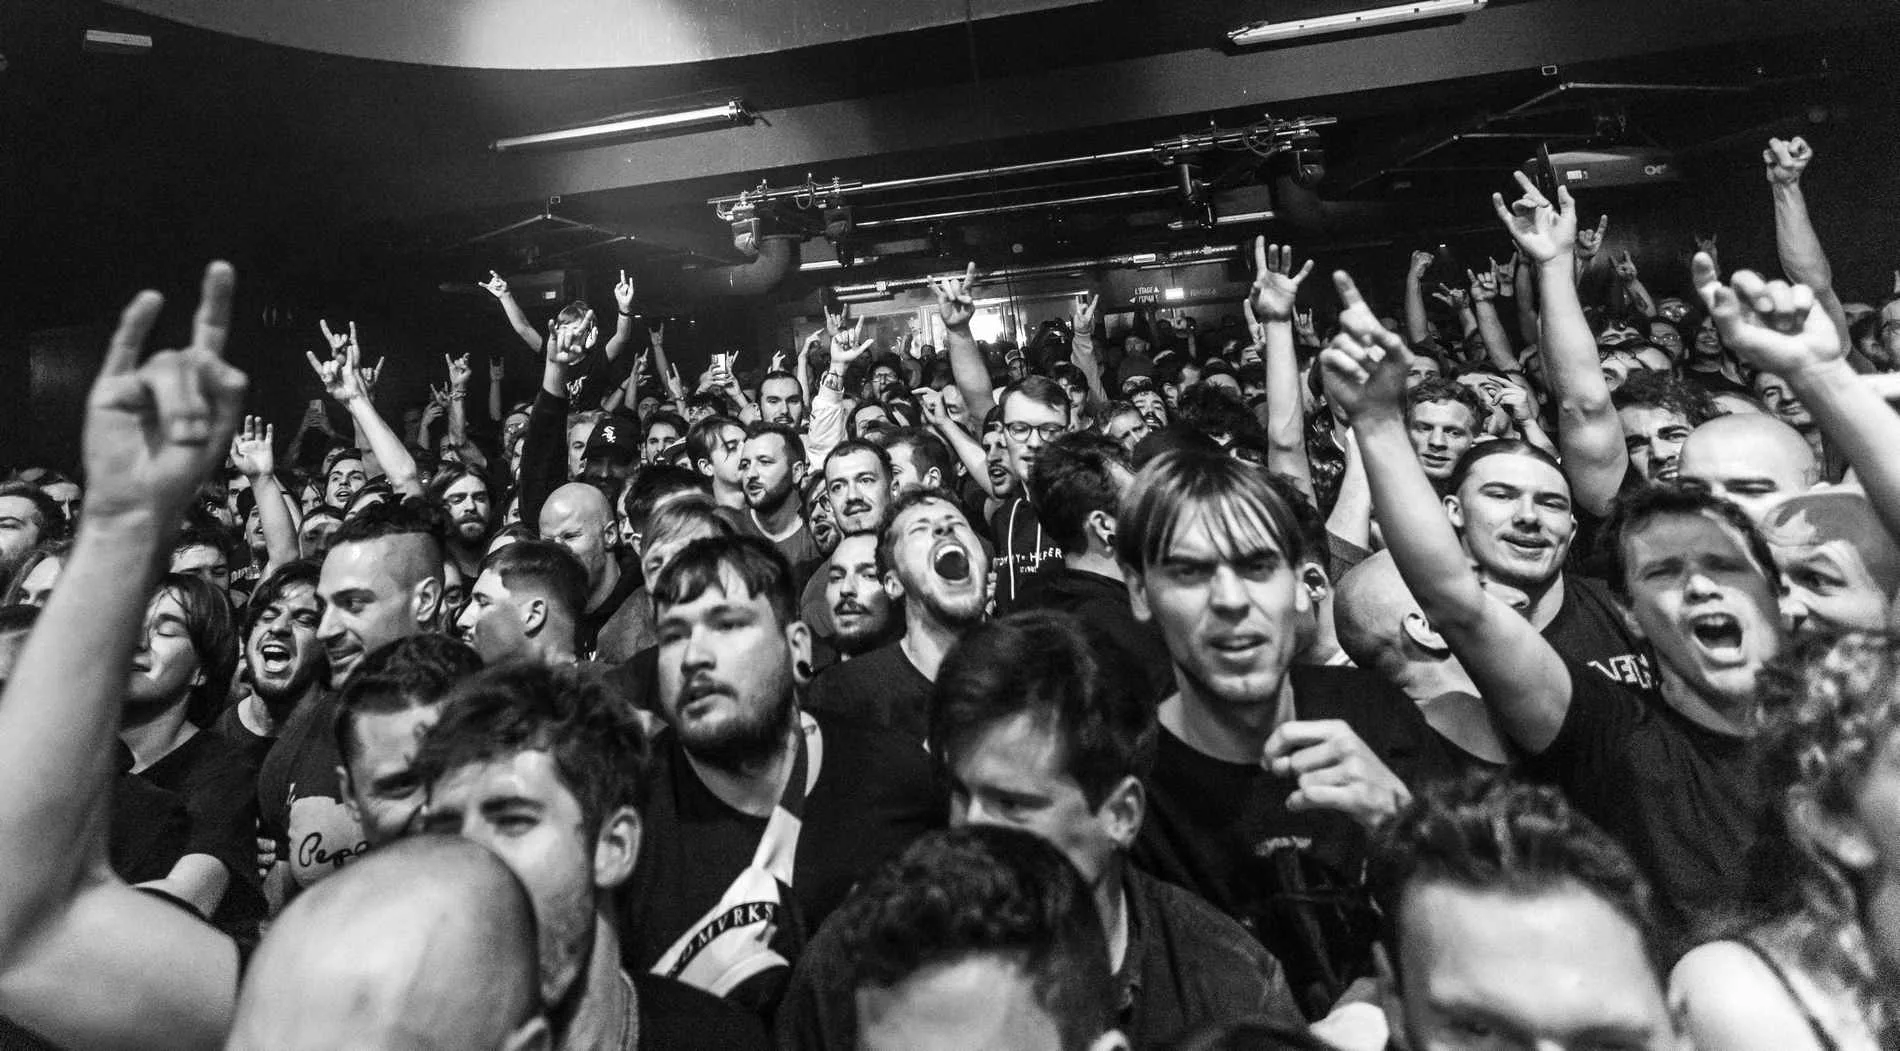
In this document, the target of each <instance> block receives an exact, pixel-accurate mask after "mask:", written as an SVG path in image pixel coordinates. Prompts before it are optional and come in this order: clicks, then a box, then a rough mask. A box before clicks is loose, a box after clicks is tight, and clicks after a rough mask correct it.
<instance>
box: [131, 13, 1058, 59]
mask: <svg viewBox="0 0 1900 1051" xmlns="http://www.w3.org/2000/svg"><path fill="white" fill-rule="evenodd" d="M117 2H119V3H120V4H121V5H122V6H124V7H128V8H132V9H134V10H138V11H143V12H145V13H147V14H152V15H158V16H160V17H163V18H169V19H171V20H173V21H176V22H182V23H184V24H186V25H191V26H196V27H199V28H201V29H210V30H215V31H217V32H221V33H229V34H232V35H234V36H241V37H245V38H248V39H251V40H260V41H265V42H267V43H273V44H281V45H284V46H287V47H296V48H303V49H305V50H310V51H321V52H326V53H329V54H335V55H348V56H352V57H356V58H372V59H383V60H387V61H392V62H410V63H419V64H423V65H435V66H467V67H478V68H491V69H593V68H608V67H625V66H662V65H678V64H683V63H689V62H704V61H708V60H713V59H722V58H735V57H740V56H745V55H756V54H761V53H763V52H768V51H785V50H790V49H793V48H802V47H812V46H817V45H822V44H830V43H837V42H840V41H846V40H860V39H864V38H867V37H876V36H885V35H888V34H892V33H901V32H907V31H910V30H915V29H925V28H929V27H932V26H941V25H950V24H953V23H958V22H962V21H964V19H965V14H966V11H967V12H968V14H969V15H970V16H971V17H973V18H978V19H985V18H996V17H1000V16H1004V15H1013V14H1021V13H1024V12H1029V11H1040V10H1044V9H1049V8H1058V7H1070V6H1077V5H1081V4H1086V3H1090V2H1093V0H966V2H965V3H952V2H945V0H769V2H761V0H398V2H394V3H392V2H390V0H325V2H322V3H312V2H310V0H117Z"/></svg>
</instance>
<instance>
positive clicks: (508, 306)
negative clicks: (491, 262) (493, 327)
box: [481, 270, 541, 354]
mask: <svg viewBox="0 0 1900 1051" xmlns="http://www.w3.org/2000/svg"><path fill="white" fill-rule="evenodd" d="M481 286H482V288H484V289H486V290H487V291H488V294H489V295H491V296H494V297H495V299H496V301H497V302H499V303H501V312H502V313H504V314H506V315H508V324H509V326H510V327H512V328H513V329H514V330H515V335H517V336H520V337H521V342H523V343H526V344H527V345H528V349H529V350H532V351H534V352H535V353H536V354H539V353H541V333H539V332H536V331H535V330H534V325H533V324H531V323H530V322H529V321H528V315H526V314H524V313H522V312H521V304H519V303H516V302H515V295H514V293H513V292H510V291H508V279H507V278H505V277H502V276H501V275H500V274H497V273H495V272H494V271H493V270H490V271H489V272H488V280H486V281H483V282H482V283H481Z"/></svg>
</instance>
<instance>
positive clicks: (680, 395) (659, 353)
mask: <svg viewBox="0 0 1900 1051" xmlns="http://www.w3.org/2000/svg"><path fill="white" fill-rule="evenodd" d="M647 342H648V343H649V344H651V345H652V347H653V368H654V374H655V375H657V376H659V377H660V382H661V383H664V384H665V385H666V392H667V393H668V394H670V395H672V396H673V404H674V405H676V406H678V408H679V411H681V412H685V411H686V385H685V384H684V383H681V382H680V373H679V370H678V369H676V368H674V367H673V366H672V364H671V363H670V362H668V361H667V360H666V322H665V321H664V320H661V321H657V322H655V323H653V324H652V325H649V326H647Z"/></svg>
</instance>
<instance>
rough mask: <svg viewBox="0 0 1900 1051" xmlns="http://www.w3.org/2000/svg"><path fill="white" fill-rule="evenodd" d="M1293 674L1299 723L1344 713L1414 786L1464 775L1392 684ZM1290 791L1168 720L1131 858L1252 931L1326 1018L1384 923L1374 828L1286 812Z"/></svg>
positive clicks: (1367, 962)
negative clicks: (1376, 907) (1372, 857)
mask: <svg viewBox="0 0 1900 1051" xmlns="http://www.w3.org/2000/svg"><path fill="white" fill-rule="evenodd" d="M1288 675H1289V677H1290V679H1291V682H1292V686H1293V699H1294V710H1295V714H1296V715H1297V716H1298V718H1300V719H1302V720H1308V719H1341V720H1344V721H1345V722H1346V723H1347V724H1348V725H1350V726H1351V727H1352V728H1353V729H1354V730H1355V731H1356V732H1357V733H1358V734H1359V736H1360V737H1361V738H1362V739H1363V740H1364V741H1365V742H1366V745H1367V746H1368V747H1369V748H1371V750H1372V752H1373V754H1374V755H1377V756H1378V757H1379V758H1380V759H1381V760H1382V761H1384V763H1385V764H1386V766H1388V767H1390V768H1391V770H1392V772H1393V773H1394V774H1396V775H1397V776H1398V777H1399V779H1400V780H1402V781H1404V782H1405V784H1406V785H1407V786H1408V787H1410V788H1412V789H1413V790H1414V791H1417V790H1418V789H1419V788H1420V787H1421V786H1422V785H1423V784H1425V783H1426V782H1428V781H1431V780H1434V779H1437V778H1440V777H1446V776H1450V775H1452V774H1453V773H1454V772H1455V770H1456V767H1455V764H1454V762H1453V760H1452V758H1451V755H1450V753H1449V752H1448V750H1447V749H1446V746H1445V744H1444V742H1443V741H1442V740H1441V739H1440V738H1439V737H1438V735H1437V734H1435V733H1433V732H1432V730H1431V728H1430V727H1429V726H1427V725H1426V723H1425V719H1424V716H1423V715H1422V714H1420V712H1419V710H1418V706H1417V705H1416V704H1414V703H1412V701H1411V700H1410V699H1409V698H1407V697H1406V696H1405V695H1404V694H1403V693H1400V692H1399V691H1398V690H1396V689H1394V688H1393V687H1391V686H1390V685H1388V684H1387V683H1386V682H1385V681H1384V680H1382V679H1380V678H1378V677H1377V676H1375V675H1372V674H1371V673H1369V672H1365V671H1361V670H1359V669H1356V668H1336V667H1309V666H1303V665H1296V666H1294V667H1293V668H1291V669H1289V670H1288ZM1293 790H1294V784H1293V782H1292V781H1291V780H1290V779H1287V778H1281V777H1276V776H1274V775H1272V774H1269V773H1268V772H1267V771H1266V770H1265V769H1263V768H1262V767H1261V765H1260V764H1259V763H1257V762H1250V763H1229V762H1225V761H1223V760H1219V759H1215V758H1212V757H1210V756H1207V755H1204V754H1202V753H1200V752H1197V751H1195V750H1194V749H1193V748H1190V747H1189V746H1188V745H1187V744H1186V743H1185V742H1183V741H1182V740H1181V739H1180V738H1178V737H1176V736H1175V735H1174V734H1172V733H1170V732H1168V731H1167V730H1166V729H1165V728H1164V729H1163V730H1162V731H1161V735H1160V750H1159V753H1158V754H1157V755H1156V757H1155V767H1154V775H1153V776H1152V777H1151V778H1150V779H1149V792H1148V798H1149V807H1148V820H1147V821H1146V823H1144V825H1143V826H1142V829H1141V835H1140V837H1139V838H1138V839H1137V840H1136V841H1135V850H1134V859H1135V863H1136V864H1138V865H1140V866H1141V867H1142V868H1143V869H1144V870H1146V871H1147V872H1148V873H1149V874H1151V875H1154V876H1158V877H1160V878H1161V879H1165V880H1167V881H1169V882H1170V883H1174V884H1177V885H1179V886H1182V887H1185V888H1187V889H1188V890H1191V891H1194V892H1195V893H1197V894H1199V895H1201V896H1202V897H1203V898H1206V899H1207V900H1208V901H1209V902H1211V903H1212V904H1213V905H1214V907H1216V908H1218V909H1220V910H1221V911H1222V912H1225V913H1227V914H1228V915H1230V916H1232V917H1234V918H1235V919H1236V920H1239V921H1240V923H1241V925H1242V926H1243V927H1246V928H1247V929H1249V930H1250V931H1252V932H1253V934H1254V936H1255V937H1257V938H1259V939H1260V941H1261V943H1262V944H1264V945H1265V946H1266V947H1267V949H1268V950H1269V951H1271V952H1272V953H1273V955H1274V956H1275V957H1277V958H1278V959H1279V960H1280V962H1281V963H1282V964H1284V965H1285V967H1286V971H1287V980H1288V983H1289V984H1290V985H1291V986H1292V988H1293V992H1294V995H1295V997H1296V998H1298V1000H1299V1001H1300V1006H1301V1007H1302V1008H1303V1009H1304V1010H1305V1011H1306V1012H1307V1013H1308V1015H1309V1017H1313V1018H1318V1017H1320V1016H1321V1015H1323V1014H1324V1013H1325V1012H1326V1010H1327V1009H1328V1008H1330V1006H1331V1004H1332V1003H1333V1001H1334V1000H1336V999H1337V998H1338V996H1339V994H1340V992H1342V991H1343V990H1344V988H1345V986H1346V985H1348V984H1350V983H1351V982H1352V981H1353V980H1355V979H1357V978H1361V977H1365V976H1368V975H1370V974H1371V973H1372V942H1373V939H1374V938H1375V937H1376V935H1377V927H1378V923H1377V919H1376V916H1375V915H1374V914H1373V912H1372V908H1371V898H1370V895H1369V894H1368V893H1367V890H1366V887H1365V863H1366V848H1367V842H1368V838H1367V835H1366V832H1365V830H1364V829H1363V828H1361V827H1360V826H1359V824H1358V823H1357V822H1355V821H1353V820H1352V819H1351V818H1349V817H1347V816H1345V815H1344V814H1339V813H1334V812H1330V811H1309V812H1304V813H1295V812H1292V811H1289V810H1287V808H1286V798H1287V796H1288V795H1289V794H1290V793H1291V792H1292V791H1293Z"/></svg>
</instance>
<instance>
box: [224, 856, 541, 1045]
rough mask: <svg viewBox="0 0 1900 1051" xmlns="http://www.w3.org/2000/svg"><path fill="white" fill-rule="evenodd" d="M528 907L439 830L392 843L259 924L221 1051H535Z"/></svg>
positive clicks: (536, 1010) (509, 878)
mask: <svg viewBox="0 0 1900 1051" xmlns="http://www.w3.org/2000/svg"><path fill="white" fill-rule="evenodd" d="M538 974H539V972H538V965H537V960H536V950H535V926H534V908H533V905H532V904H531V903H530V902H529V899H528V894H527V892H526V891H524V890H523V889H522V887H521V884H520V883H519V882H517V881H516V879H515V877H514V875H513V874H512V873H511V872H510V871H509V869H508V866H507V865H505V864H503V863H502V861H501V859H500V858H498V857H496V856H495V855H494V854H493V853H490V852H489V851H488V850H487V849H485V848H483V847H481V846H479V845H478V844H475V843H473V842H470V841H468V840H464V839H460V838H457V837H450V836H418V837H414V838H411V839H407V840H403V841H400V842H397V843H393V844H390V845H389V846H386V847H383V848H381V849H379V850H377V851H376V852H375V853H374V854H372V855H370V856H369V857H367V858H364V859H363V860H362V861H360V862H358V863H357V864H355V865H352V866H351V867H350V870H349V871H348V872H346V873H343V874H342V875H340V876H338V877H337V878H336V879H332V880H326V881H324V882H323V883H322V884H321V885H319V886H316V887H313V888H311V890H310V891H309V892H308V893H306V894H304V895H302V896H301V897H299V898H298V899H297V900H296V902H294V903H293V904H292V905H291V906H290V907H289V908H288V909H286V910H284V913H283V915H282V916H280V917H279V918H278V919H277V920H276V922H274V923H273V924H272V925H271V931H270V937H268V938H265V939H264V942H263V944H262V945H261V946H259V947H258V950H257V956H256V957H255V959H254V960H253V961H252V963H251V966H250V969H249V971H248V973H247V974H246V975H245V979H244V986H243V989H242V991H241V992H240V994H239V996H238V1006H237V1019H236V1021H235V1024H234V1025H233V1026H232V1032H231V1039H230V1041H229V1042H228V1043H226V1044H225V1047H226V1048H227V1051H359V1049H369V1051H438V1049H439V1051H475V1049H480V1051H540V1049H545V1048H547V1047H549V1046H550V1042H549V1034H548V1027H547V1023H546V1021H544V1020H543V1019H542V1017H541V1002H540V996H539V984H538Z"/></svg>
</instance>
